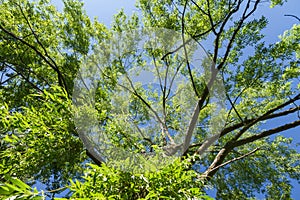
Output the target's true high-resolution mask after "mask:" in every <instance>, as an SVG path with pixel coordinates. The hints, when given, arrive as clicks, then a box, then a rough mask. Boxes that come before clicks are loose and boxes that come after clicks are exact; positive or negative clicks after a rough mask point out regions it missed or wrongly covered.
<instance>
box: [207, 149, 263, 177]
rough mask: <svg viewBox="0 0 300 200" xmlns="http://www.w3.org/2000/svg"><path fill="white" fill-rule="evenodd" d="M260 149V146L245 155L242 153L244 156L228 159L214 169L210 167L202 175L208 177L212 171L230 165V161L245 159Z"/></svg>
mask: <svg viewBox="0 0 300 200" xmlns="http://www.w3.org/2000/svg"><path fill="white" fill-rule="evenodd" d="M258 150H260V148H255V149H254V150H252V151H250V152H248V153H246V154H244V155H242V156H239V157H236V158H233V159H231V160H228V161H227V162H224V163H222V164H220V165H218V166H216V167H214V168H212V169H208V170H207V171H205V172H204V173H203V174H202V176H203V177H204V178H206V177H207V174H209V173H212V172H214V171H217V170H218V169H220V168H221V167H224V166H226V165H228V164H230V163H233V162H235V161H238V160H241V159H243V158H246V157H248V156H250V155H252V154H254V153H255V152H257V151H258Z"/></svg>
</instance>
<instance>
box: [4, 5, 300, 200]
mask: <svg viewBox="0 0 300 200" xmlns="http://www.w3.org/2000/svg"><path fill="white" fill-rule="evenodd" d="M260 4H266V2H263V1H259V0H257V1H250V0H247V1H243V0H234V1H223V0H219V1H210V0H198V1H194V0H189V1H184V0H177V1H169V0H159V1H144V0H139V1H138V3H137V6H138V8H139V9H140V10H141V12H142V18H141V19H140V18H139V17H138V16H136V15H134V16H132V17H130V18H128V17H127V16H126V15H125V14H124V13H123V12H122V11H121V12H120V13H118V14H117V15H116V16H115V20H114V22H113V25H112V28H111V29H107V28H106V27H105V26H104V25H102V24H100V23H99V22H98V21H97V20H96V19H95V20H94V21H91V20H90V19H89V18H88V17H87V15H86V14H85V12H84V10H83V9H82V3H81V2H79V1H75V0H66V1H64V9H63V11H62V12H59V11H57V10H56V9H55V7H54V6H53V5H51V4H50V2H49V1H46V0H40V1H27V0H19V1H17V2H15V1H10V0H1V5H0V10H1V12H0V13H1V14H0V18H1V23H0V30H1V32H0V44H1V49H0V51H1V53H0V63H1V73H2V76H1V80H0V93H1V105H0V107H1V109H0V115H1V126H0V128H1V129H0V137H1V146H0V150H1V154H0V156H1V163H0V174H1V177H0V181H1V182H2V184H1V185H0V196H1V195H2V196H1V197H8V196H15V197H16V196H19V197H20V198H24V199H25V198H28V197H32V198H33V197H35V198H39V197H40V196H41V195H42V193H39V192H37V191H36V190H35V191H30V190H31V189H30V187H29V186H28V185H33V184H34V182H35V181H36V180H37V181H40V182H42V183H45V184H46V185H47V186H48V187H47V190H48V192H46V194H47V195H49V196H54V195H55V193H57V192H61V191H63V190H64V189H66V187H65V185H68V184H69V185H68V186H67V188H69V189H70V191H71V193H70V194H69V195H72V197H73V198H96V199H104V198H111V199H115V198H119V199H124V198H125V199H137V198H144V199H149V198H170V199H171V198H175V199H183V198H185V199H188V198H193V197H195V198H203V199H209V197H208V196H206V195H205V188H207V187H213V188H215V189H216V190H217V193H216V198H217V199H251V198H254V197H255V195H256V194H257V193H262V194H263V195H264V196H265V197H266V199H277V198H278V197H280V198H281V199H291V187H292V186H291V183H290V180H291V179H296V180H298V182H299V180H300V173H299V171H300V165H299V158H300V154H299V153H298V152H297V151H296V150H295V149H293V148H292V147H291V146H290V144H291V142H292V139H291V138H285V137H284V136H282V135H279V134H278V133H282V134H284V131H286V130H289V129H293V128H296V127H298V126H299V125H300V120H299V109H300V107H299V106H298V105H297V104H298V103H299V101H300V93H299V86H300V85H299V84H298V82H297V81H299V73H300V70H299V69H300V68H299V57H300V46H299V40H300V26H299V25H298V24H295V25H294V26H293V27H291V29H290V30H287V31H286V32H284V33H283V34H282V36H281V37H280V39H279V40H278V42H276V43H274V44H266V43H265V42H264V38H265V36H264V35H263V33H262V30H263V29H264V28H265V27H266V26H267V25H268V21H267V19H266V18H265V17H264V16H259V17H258V18H255V17H254V16H253V13H255V11H256V10H257V7H258V6H259V5H260ZM279 5H283V6H284V4H283V1H271V6H272V7H273V6H279ZM141 27H154V28H155V29H157V30H166V29H167V30H172V31H174V32H176V33H179V35H177V36H178V37H177V36H176V34H175V35H174V34H172V35H168V34H166V32H163V34H162V35H159V34H158V36H159V37H157V38H158V40H159V42H158V43H159V44H163V42H164V41H165V38H164V37H165V36H167V37H168V39H169V40H170V41H173V42H170V43H169V44H166V46H167V47H168V48H162V47H165V46H155V47H154V48H153V46H151V45H150V47H151V48H145V49H146V50H145V52H142V53H141V52H140V51H139V49H138V46H137V44H135V43H134V41H137V38H138V36H139V35H137V34H136V33H135V32H134V30H139V29H140V28H141ZM129 32H130V33H131V34H126V33H129ZM155 33H158V32H155ZM119 35H121V36H120V37H121V39H122V40H116V41H115V40H114V39H116V36H119ZM145 35H146V36H149V34H145ZM150 35H151V34H150ZM178 38H179V40H178ZM133 39H134V40H133ZM141 39H143V38H141ZM172 39H174V40H172ZM175 39H176V40H175ZM105 41H110V43H106V42H105ZM149 41H151V37H150V39H149ZM177 41H180V43H179V44H178V43H176V42H177ZM201 41H211V42H212V43H213V44H214V45H213V46H212V48H211V49H209V50H208V51H207V52H206V53H205V55H207V56H205V58H204V59H203V60H202V62H201V64H202V67H203V68H204V69H205V70H206V71H205V72H207V73H204V74H201V73H200V71H197V69H198V68H197V67H195V66H194V65H193V64H192V63H191V62H190V61H191V59H192V57H193V53H194V52H195V50H196V49H197V48H196V46H197V45H198V47H199V43H200V44H201ZM119 43H122V44H126V47H130V48H129V49H125V50H126V51H124V52H125V53H124V54H113V52H112V54H113V55H116V56H115V57H113V56H110V57H109V56H108V57H105V56H103V49H106V50H107V49H109V48H110V47H111V45H116V44H119ZM150 44H152V43H150ZM106 45H108V46H106ZM168 45H170V46H168ZM176 45H177V46H176ZM104 47H106V48H104ZM171 47H172V48H171ZM174 47H177V48H174ZM113 49H114V48H112V50H113ZM179 52H181V53H182V54H181V55H183V56H181V57H180V56H177V53H179ZM246 52H247V53H246ZM99 55H100V56H99ZM128 63H129V64H128ZM149 63H152V65H153V66H154V68H152V69H149V68H147V66H149ZM80 66H86V67H85V68H84V70H83V71H80ZM93 66H97V67H96V68H93ZM166 69H168V70H170V71H168V70H166ZM177 69H178V70H177ZM208 69H209V70H208ZM81 70H82V69H81ZM85 70H86V71H85ZM93 70H100V72H101V73H100V76H99V77H98V79H97V78H96V80H95V77H93V76H92V75H91V74H90V73H92V74H93V73H94V72H93ZM139 70H148V71H151V70H156V73H153V74H154V75H155V76H156V78H158V79H159V80H161V81H160V82H158V83H159V84H158V85H150V86H149V85H148V86H147V87H145V85H144V86H143V85H138V84H133V83H132V81H133V80H134V77H133V76H134V75H132V71H133V72H134V73H135V72H138V71H139ZM172 70H173V71H172ZM76 74H79V75H81V76H83V77H81V78H82V79H81V80H83V81H82V82H80V81H79V82H75V86H74V85H73V81H74V79H75V80H76ZM162 74H165V76H163V75H162ZM160 75H161V76H160ZM175 75H176V76H175ZM177 75H178V76H180V77H181V79H180V80H185V81H186V82H184V83H185V84H182V83H181V82H180V81H178V82H177V85H176V86H177V88H176V89H175V90H174V95H173V96H174V98H169V96H168V95H167V94H168V92H170V88H171V86H170V85H169V88H168V87H167V84H166V82H167V81H166V79H167V78H168V77H169V76H171V77H177ZM100 78H101V79H100ZM77 79H78V77H77ZM79 80H80V79H79ZM87 80H89V81H87ZM94 81H95V82H94ZM83 83H89V84H90V85H88V86H86V85H85V86H84V84H83ZM93 83H95V84H94V85H93ZM220 83H222V85H224V87H216V85H220ZM82 84H83V85H82ZM87 88H88V89H89V88H92V89H93V90H92V92H94V93H95V95H94V96H92V97H93V98H92V100H91V101H90V100H88V102H91V103H92V104H91V105H92V107H91V106H90V105H89V106H88V107H85V106H86V104H83V103H84V102H87V99H88V98H90V97H91V96H90V95H86V94H89V92H91V91H90V90H85V89H87ZM79 91H80V92H79ZM178 91H181V93H180V92H178ZM212 91H216V93H213V92H212ZM120 92H123V93H122V94H123V95H120V94H121V93H120ZM124 92H127V93H126V95H125V96H124ZM77 94H80V95H81V96H80V95H79V96H76V95H77ZM82 94H85V95H82ZM216 97H218V98H219V99H220V98H221V99H222V98H224V102H225V106H224V107H223V108H225V110H223V109H220V110H218V115H215V117H212V116H214V115H213V113H215V112H216V107H217V105H218V103H216V102H218V101H214V99H215V98H216ZM72 98H73V103H75V105H77V110H76V109H75V111H74V110H73V108H72ZM74 99H75V101H74ZM195 105H196V107H195ZM78 108H79V110H78ZM91 108H95V109H91ZM194 108H196V109H194ZM82 109H84V110H82ZM72 112H75V114H76V115H77V116H79V117H81V118H79V119H82V116H83V117H86V119H91V120H92V121H93V122H96V123H97V124H100V125H101V127H102V132H100V133H99V132H98V133H99V134H103V132H104V133H105V137H108V138H109V140H107V141H109V143H108V144H106V145H108V146H110V147H111V146H112V147H114V148H117V149H119V150H124V152H132V153H139V155H143V154H151V153H153V152H154V153H156V155H160V156H163V155H167V158H170V157H172V156H173V154H175V153H177V154H176V155H177V156H178V155H179V157H178V159H175V161H174V162H173V161H172V163H171V164H169V165H167V166H164V167H163V168H162V169H160V170H159V171H151V170H150V171H143V170H142V171H140V170H137V171H136V169H135V170H133V171H131V172H130V171H124V170H123V171H122V170H120V169H119V168H118V167H119V166H123V165H126V161H122V160H115V162H113V161H114V160H112V161H110V162H113V163H109V162H108V163H104V162H103V159H104V160H105V158H108V157H109V156H111V153H116V151H112V152H110V151H104V152H101V154H99V151H100V150H99V146H97V145H99V143H95V142H94V141H95V135H92V134H91V133H92V131H90V132H86V130H87V129H86V127H85V125H86V124H85V123H84V124H80V123H81V121H80V120H79V121H78V119H77V121H76V117H75V124H74V121H73V117H72ZM187 112H191V113H192V115H187V114H186V113H187ZM133 115H134V116H135V117H134V118H132V116H133ZM286 116H288V117H286ZM89 117H92V118H89ZM128 119H131V121H130V123H127V122H128ZM282 119H284V123H282V124H278V123H277V122H278V120H280V121H279V122H281V120H282ZM217 120H219V121H221V122H224V124H222V123H220V124H221V125H222V127H221V128H220V127H219V126H217V127H218V128H217V129H213V131H212V130H209V128H208V127H209V125H211V124H213V125H216V123H217ZM153 121H156V123H154V125H152V122H153ZM274 121H275V122H276V123H270V122H274ZM76 122H77V123H76ZM124 122H125V123H124ZM78 123H79V124H78ZM264 123H267V124H268V125H269V126H267V128H266V129H263V128H262V127H263V125H264ZM128 124H131V125H128ZM88 125H89V124H88ZM270 126H272V127H270ZM82 127H84V129H81V128H82ZM145 127H146V128H145ZM148 130H151V131H148ZM145 131H146V132H145ZM144 133H147V135H146V136H147V137H144ZM191 133H192V135H191ZM141 135H142V137H141ZM177 135H179V136H180V138H184V139H183V140H181V143H180V142H179V143H178V142H177V141H179V140H180V139H178V137H177ZM79 136H80V137H81V139H82V140H83V141H84V143H85V146H86V149H84V148H83V146H82V143H81V140H80V138H79ZM85 136H86V137H85ZM96 136H97V137H98V136H99V135H96ZM173 140H174V142H173ZM175 143H176V145H178V146H177V147H178V148H177V149H176V150H177V151H171V149H170V148H168V147H172V146H171V145H174V144H175ZM88 144H93V145H92V146H89V145H88ZM173 147H174V146H173ZM97 148H98V149H97ZM106 150H110V149H106ZM118 152H120V151H118ZM178 152H179V153H178ZM128 154H130V153H128ZM130 155H131V154H130ZM151 155H152V154H151ZM101 156H103V157H102V158H101ZM118 156H120V155H118ZM121 156H123V154H122V155H121ZM141 157H143V156H141ZM113 158H116V157H113ZM146 158H147V157H146ZM151 158H152V157H151ZM155 159H159V158H157V157H156V158H155V156H154V160H155ZM92 161H94V162H95V163H96V164H98V166H97V165H94V164H89V165H86V163H87V162H92ZM141 162H149V160H147V159H146V160H141V161H140V163H139V164H143V163H141ZM124 163H125V164H124ZM129 164H130V163H129ZM111 165H115V166H117V167H116V168H112V167H109V166H111ZM11 177H17V178H18V179H16V178H11ZM20 180H23V181H26V182H27V184H28V185H26V184H24V183H23V182H22V181H20ZM24 195H25V196H24ZM26 195H27V196H26ZM39 195H40V196H39Z"/></svg>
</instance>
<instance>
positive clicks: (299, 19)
mask: <svg viewBox="0 0 300 200" xmlns="http://www.w3.org/2000/svg"><path fill="white" fill-rule="evenodd" d="M284 16H286V17H294V18H296V19H297V20H298V21H299V22H300V18H299V17H297V16H296V15H284Z"/></svg>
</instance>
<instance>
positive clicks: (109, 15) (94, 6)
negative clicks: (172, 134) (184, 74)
mask: <svg viewBox="0 0 300 200" xmlns="http://www.w3.org/2000/svg"><path fill="white" fill-rule="evenodd" d="M52 2H54V3H55V4H56V5H57V6H58V7H61V6H62V1H61V0H53V1H52ZM84 3H85V6H84V7H85V9H86V12H87V14H88V15H89V16H90V17H91V18H94V17H97V18H98V20H99V21H100V22H102V23H104V24H105V25H107V26H109V25H110V24H111V22H112V19H113V15H115V14H116V13H117V12H118V11H119V10H120V9H121V8H124V11H125V13H126V14H128V15H130V14H132V13H133V12H138V10H137V8H135V6H134V4H135V1H134V0H111V1H109V0H96V1H92V0H86V1H84ZM262 14H263V15H264V16H266V17H267V18H268V20H269V24H268V26H267V28H266V29H265V30H264V33H265V34H266V38H265V39H266V42H267V43H274V42H276V41H278V36H279V35H281V34H282V33H283V32H284V31H285V30H287V29H290V28H291V27H292V26H293V24H296V23H299V22H298V21H297V20H296V19H294V18H292V17H286V16H284V14H293V15H297V16H300V1H299V0H289V1H288V2H287V3H285V5H284V6H283V7H275V8H272V9H271V8H269V3H268V2H266V3H263V4H260V5H259V7H258V11H257V12H256V13H255V14H254V16H255V17H259V16H261V15H262ZM205 45H207V46H206V48H210V47H209V44H205ZM281 122H282V121H281ZM283 123H284V121H283ZM273 125H274V122H273ZM268 126H270V127H271V126H272V123H269V124H268V125H266V127H265V128H268ZM299 133H300V128H299V127H298V128H295V129H292V130H290V131H287V132H285V133H281V134H282V135H286V136H289V137H294V143H296V142H298V143H299V142H300V134H299ZM295 135H296V136H295ZM297 190H300V186H299V185H298V184H297V183H296V182H294V190H293V197H294V198H296V197H300V191H297ZM296 199H297V198H296Z"/></svg>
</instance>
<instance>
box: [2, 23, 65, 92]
mask: <svg viewBox="0 0 300 200" xmlns="http://www.w3.org/2000/svg"><path fill="white" fill-rule="evenodd" d="M0 29H1V30H2V31H4V32H5V33H6V34H8V35H10V36H11V37H12V38H14V39H16V40H18V41H20V42H21V43H23V44H25V45H26V46H28V47H29V48H31V49H32V50H33V51H34V52H36V54H37V55H38V56H39V57H41V58H42V60H44V61H45V62H46V63H47V64H48V65H49V66H50V67H51V68H52V69H53V70H54V71H55V72H56V73H57V75H58V77H60V78H59V79H58V81H59V83H60V86H61V87H63V88H65V87H64V85H63V84H61V82H60V79H61V78H62V77H63V76H62V74H61V72H60V71H59V69H58V68H57V67H56V66H55V65H53V64H52V63H51V62H49V60H48V59H47V57H46V56H45V55H43V54H42V53H41V52H40V51H39V50H38V49H37V48H36V47H35V46H33V45H31V44H30V43H28V42H26V41H25V40H24V39H22V38H20V37H18V36H17V35H15V34H14V33H12V32H10V31H8V30H7V29H5V28H4V27H3V26H2V25H1V24H0ZM65 89H67V88H65Z"/></svg>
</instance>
